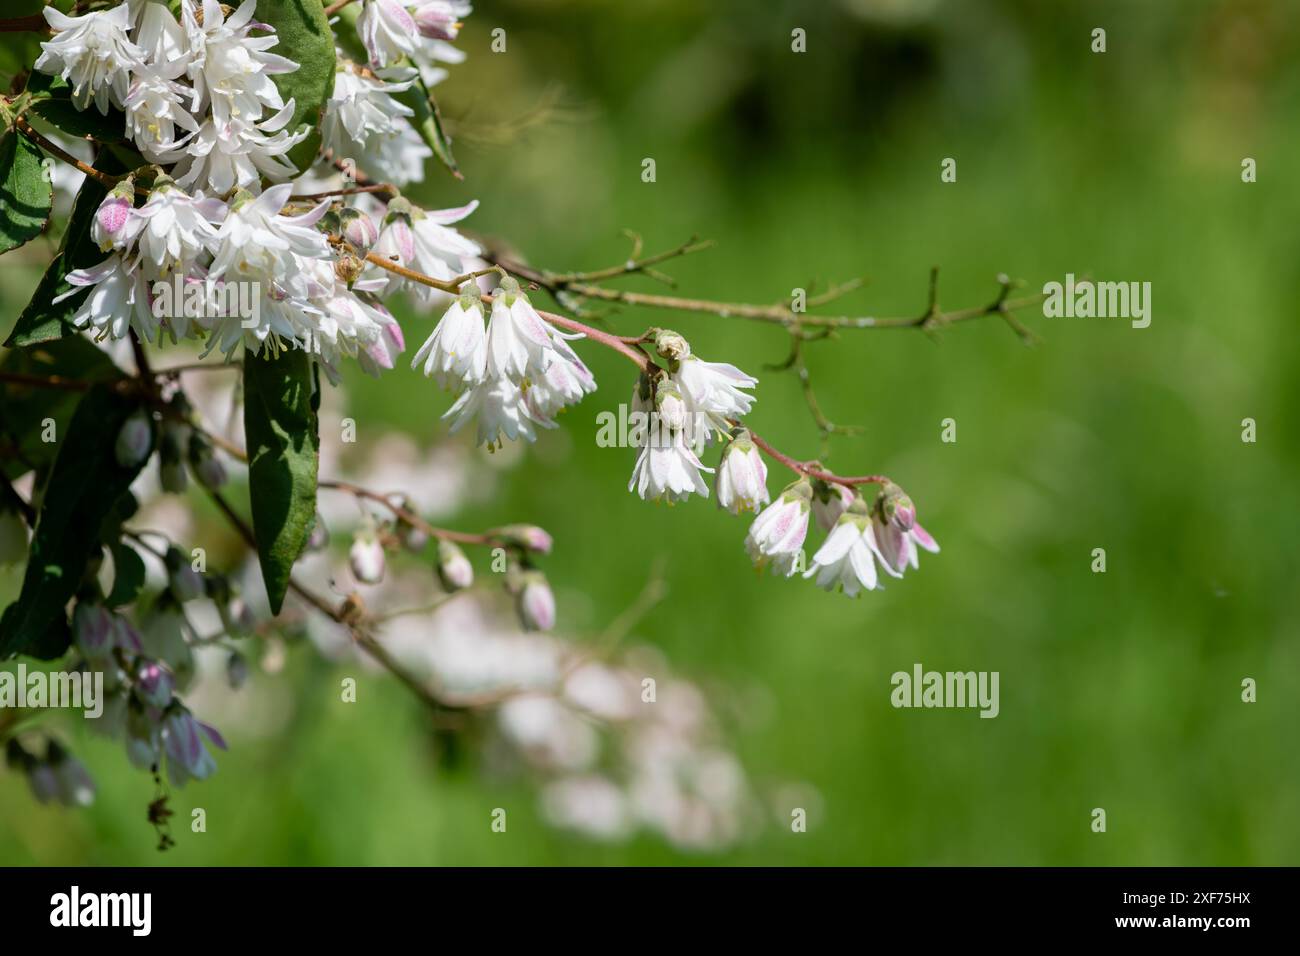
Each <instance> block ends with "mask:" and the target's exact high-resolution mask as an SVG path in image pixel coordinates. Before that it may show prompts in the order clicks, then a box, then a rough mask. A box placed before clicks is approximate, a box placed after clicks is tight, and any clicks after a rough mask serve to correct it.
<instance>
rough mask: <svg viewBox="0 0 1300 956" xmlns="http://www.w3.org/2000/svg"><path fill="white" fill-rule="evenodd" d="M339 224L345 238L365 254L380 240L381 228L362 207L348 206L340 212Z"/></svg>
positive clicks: (358, 251) (354, 247)
mask: <svg viewBox="0 0 1300 956" xmlns="http://www.w3.org/2000/svg"><path fill="white" fill-rule="evenodd" d="M339 226H340V230H339V231H340V232H342V234H343V238H344V239H346V240H347V241H348V244H349V245H351V246H352V248H353V249H355V250H356V251H357V254H358V255H360V256H363V257H364V256H365V254H366V253H367V252H369V251H370V249H371V247H372V246H373V245H374V244H375V243H376V242H378V241H379V228H378V227H377V226H376V225H375V221H374V220H373V219H371V218H370V217H369V216H367V215H366V214H365V213H364V212H362V211H361V210H360V209H352V208H350V207H349V208H347V209H344V210H342V211H341V212H340V213H339Z"/></svg>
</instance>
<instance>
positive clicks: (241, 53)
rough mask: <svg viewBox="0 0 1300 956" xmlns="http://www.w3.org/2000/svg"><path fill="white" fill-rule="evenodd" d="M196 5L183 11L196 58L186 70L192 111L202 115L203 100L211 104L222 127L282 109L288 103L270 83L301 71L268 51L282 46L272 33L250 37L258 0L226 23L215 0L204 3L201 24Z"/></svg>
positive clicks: (188, 1)
mask: <svg viewBox="0 0 1300 956" xmlns="http://www.w3.org/2000/svg"><path fill="white" fill-rule="evenodd" d="M193 6H194V4H193V3H192V2H191V0H186V2H185V4H184V5H183V8H182V18H183V19H184V21H185V32H186V34H187V36H188V37H189V42H190V47H191V49H193V50H194V57H193V59H192V60H191V61H190V63H189V65H188V68H187V72H188V74H189V77H190V81H191V82H192V83H193V84H194V109H195V111H196V112H197V111H199V110H200V109H201V108H202V106H203V105H204V99H205V98H206V99H207V100H208V101H209V104H210V106H211V109H212V117H213V119H214V120H215V121H216V124H217V126H218V128H221V127H224V126H225V125H226V124H227V123H229V122H230V121H231V120H235V119H237V120H240V121H242V122H244V123H249V124H251V123H255V122H256V121H257V120H258V119H260V118H261V116H262V111H263V109H264V108H267V109H271V110H279V109H280V108H281V107H283V106H284V105H285V104H284V101H283V100H282V99H281V97H280V91H279V89H278V88H277V87H276V85H275V82H274V81H273V80H272V79H271V76H272V75H273V74H277V73H291V72H293V71H294V70H296V69H298V64H297V63H295V62H294V61H293V60H290V59H288V58H286V57H283V56H280V55H278V54H275V53H267V52H266V51H267V50H269V49H270V48H271V47H273V46H275V45H276V44H277V43H279V38H278V37H276V36H275V35H274V34H270V35H266V36H259V37H255V36H251V35H250V34H251V31H252V30H253V29H254V28H261V29H266V27H263V26H262V25H261V24H254V23H252V22H251V21H252V18H253V12H254V10H255V8H256V7H257V2H256V0H244V2H243V3H242V4H240V6H239V9H238V10H236V11H235V12H234V13H232V14H231V15H230V18H229V19H227V18H226V17H225V14H224V13H223V12H222V9H221V4H220V3H218V2H217V0H203V18H202V20H203V25H202V26H200V25H199V22H198V17H196V16H195V15H194V11H193Z"/></svg>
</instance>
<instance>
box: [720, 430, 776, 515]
mask: <svg viewBox="0 0 1300 956" xmlns="http://www.w3.org/2000/svg"><path fill="white" fill-rule="evenodd" d="M716 485H717V492H718V505H719V506H720V507H722V508H726V509H727V510H728V511H730V512H731V513H732V514H733V515H738V514H743V513H745V512H750V511H757V510H758V508H759V507H760V506H762V505H765V504H767V502H768V500H769V498H768V493H767V465H766V464H765V463H764V462H763V456H762V455H760V454H759V453H758V449H757V448H755V447H754V443H753V441H751V440H750V437H749V432H748V431H747V430H745V429H743V428H742V429H738V430H737V431H736V434H735V437H734V438H733V439H732V440H731V443H730V444H729V445H727V449H726V451H724V452H723V453H722V461H721V462H720V463H719V464H718V477H717V482H716Z"/></svg>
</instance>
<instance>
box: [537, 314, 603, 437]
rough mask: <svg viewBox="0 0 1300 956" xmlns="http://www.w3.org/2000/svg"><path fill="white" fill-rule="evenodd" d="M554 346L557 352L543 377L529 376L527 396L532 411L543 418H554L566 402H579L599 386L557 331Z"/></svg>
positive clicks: (548, 419)
mask: <svg viewBox="0 0 1300 956" xmlns="http://www.w3.org/2000/svg"><path fill="white" fill-rule="evenodd" d="M551 346H552V348H554V350H555V355H553V356H552V358H551V364H550V366H548V367H547V369H546V371H545V372H543V373H542V374H541V377H539V378H531V379H529V384H528V388H527V390H526V391H525V393H524V400H525V402H526V403H527V405H528V409H529V412H530V413H531V414H532V416H533V418H535V419H537V421H539V422H543V423H545V422H553V420H554V419H555V416H556V415H557V414H559V413H560V412H561V411H562V410H563V409H564V408H565V407H566V406H569V405H576V404H577V403H578V402H580V401H582V399H583V396H585V395H588V394H590V393H591V392H594V391H595V390H596V377H595V376H594V375H592V374H591V370H590V369H589V368H587V366H586V364H585V363H584V362H583V361H582V359H580V358H578V355H577V353H576V352H574V351H573V349H572V348H571V347H570V346H569V343H568V342H566V341H564V339H562V338H560V337H559V333H554V334H553V336H552V340H551Z"/></svg>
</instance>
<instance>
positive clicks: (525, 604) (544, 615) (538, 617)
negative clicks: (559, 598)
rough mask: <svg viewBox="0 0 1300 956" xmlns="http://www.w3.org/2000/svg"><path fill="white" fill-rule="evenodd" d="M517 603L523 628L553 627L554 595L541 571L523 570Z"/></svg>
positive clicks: (536, 629) (547, 629)
mask: <svg viewBox="0 0 1300 956" xmlns="http://www.w3.org/2000/svg"><path fill="white" fill-rule="evenodd" d="M517 603H518V611H519V621H520V623H521V624H523V626H524V630H526V631H549V630H550V629H551V628H553V627H555V595H554V594H553V593H552V592H551V586H550V584H548V583H547V581H546V576H545V575H544V574H542V572H540V571H527V572H524V576H523V587H522V588H520V590H519V596H518V602H517Z"/></svg>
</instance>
